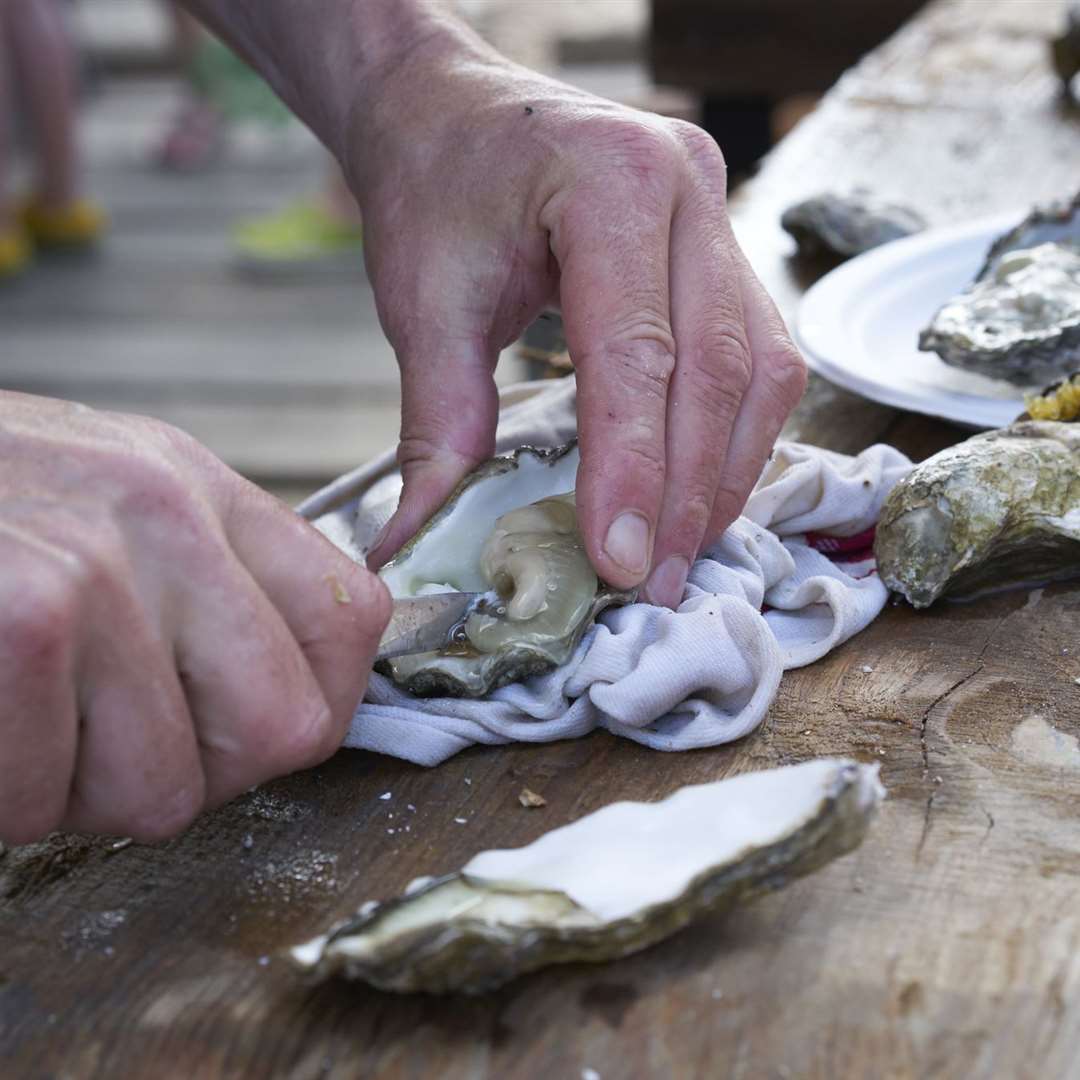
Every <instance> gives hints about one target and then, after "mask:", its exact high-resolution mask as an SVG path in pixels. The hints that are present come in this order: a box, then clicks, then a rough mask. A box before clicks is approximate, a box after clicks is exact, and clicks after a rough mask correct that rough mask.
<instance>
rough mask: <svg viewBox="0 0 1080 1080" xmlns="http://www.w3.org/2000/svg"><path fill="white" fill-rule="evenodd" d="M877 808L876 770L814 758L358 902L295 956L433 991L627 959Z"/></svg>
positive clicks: (773, 878)
mask: <svg viewBox="0 0 1080 1080" xmlns="http://www.w3.org/2000/svg"><path fill="white" fill-rule="evenodd" d="M883 796H884V789H883V788H882V786H881V784H880V783H879V781H878V779H877V766H876V765H859V764H856V763H855V762H853V761H845V760H832V759H823V760H818V761H810V762H806V763H804V764H802V765H793V766H788V767H786V768H782V769H772V770H769V771H766V772H759V773H749V774H746V775H743V776H737V777H735V778H734V779H730V780H722V781H718V782H716V783H711V784H700V785H697V786H694V787H685V788H682V789H680V790H679V791H676V792H675V793H674V794H673V795H670V796H669V797H668V798H666V799H664V800H662V801H661V802H657V803H634V802H619V803H613V804H612V805H610V806H605V807H604V808H603V809H601V810H598V811H596V812H595V813H593V814H589V815H588V816H587V817H584V818H581V819H580V820H578V821H576V822H574V823H573V824H571V825H566V826H564V827H563V828H560V829H555V830H553V831H552V832H549V833H546V834H545V835H543V836H541V837H540V838H539V839H538V840H536V841H534V842H533V843H532V844H529V845H528V846H527V847H523V848H517V849H514V850H505V851H485V852H482V853H481V854H479V855H477V856H476V857H475V858H473V859H472V860H471V861H470V862H469V863H467V864H466V865H465V866H464V867H463V868H462V869H461V870H460V871H458V872H457V873H454V874H450V875H448V876H446V877H443V878H439V879H437V880H434V881H423V882H420V883H417V887H416V888H410V889H409V890H406V893H405V895H404V896H402V897H400V898H398V899H396V900H391V901H389V902H388V903H385V904H379V905H376V906H374V907H371V906H370V905H365V908H364V909H363V910H362V913H361V914H359V915H358V916H356V917H355V918H353V919H350V920H348V921H346V922H345V923H343V924H341V925H340V926H338V927H336V928H334V929H332V930H331V931H330V932H329V933H328V934H324V935H321V936H320V937H317V938H315V939H314V940H312V941H309V942H307V943H305V944H303V945H299V946H297V947H296V948H294V949H292V950H291V953H290V955H291V958H292V960H293V961H294V962H295V963H296V964H297V965H298V966H299V967H300V968H302V969H303V970H305V971H314V972H315V973H316V975H317V976H320V977H327V976H330V975H334V974H343V975H345V976H346V977H347V978H352V979H361V980H363V981H364V982H367V983H370V984H371V985H373V986H376V987H379V988H380V989H383V990H395V991H427V992H431V993H443V992H447V991H458V990H460V991H465V992H470V993H476V992H480V991H484V990H490V989H492V988H494V987H496V986H499V985H501V984H503V983H505V982H509V981H510V980H511V979H513V978H514V977H516V976H518V975H521V974H523V973H524V972H527V971H533V970H535V969H536V968H540V967H544V966H546V965H549V964H561V963H571V962H578V961H586V962H596V961H603V960H613V959H616V958H618V957H622V956H628V955H630V954H631V953H635V952H638V951H639V950H641V949H644V948H646V947H647V946H649V945H652V944H654V943H655V942H657V941H660V940H662V939H663V938H666V937H669V936H670V935H671V934H674V933H675V932H676V931H677V930H680V929H681V928H682V927H684V926H686V925H687V924H688V923H690V922H692V921H693V920H694V919H697V918H700V917H702V916H704V915H706V914H709V913H712V912H717V911H722V910H725V909H727V908H730V907H732V906H734V905H735V904H738V903H741V902H744V901H746V900H749V899H751V898H753V897H755V896H757V895H760V894H762V893H765V892H769V891H772V890H775V889H778V888H781V887H782V886H784V885H786V884H787V883H788V882H789V881H792V880H794V879H795V878H797V877H800V876H802V875H804V874H808V873H810V872H811V871H813V870H816V869H818V868H819V867H821V866H823V865H824V864H825V863H827V862H829V861H830V860H831V859H834V858H836V857H838V856H840V855H843V854H845V853H846V852H848V851H851V850H852V849H853V848H854V847H856V846H857V845H858V844H859V842H860V841H861V840H862V838H863V835H864V834H865V832H866V829H867V826H868V824H869V821H870V818H871V817H872V815H873V812H874V810H875V809H876V807H877V805H878V803H879V802H880V801H881V799H882V797H883Z"/></svg>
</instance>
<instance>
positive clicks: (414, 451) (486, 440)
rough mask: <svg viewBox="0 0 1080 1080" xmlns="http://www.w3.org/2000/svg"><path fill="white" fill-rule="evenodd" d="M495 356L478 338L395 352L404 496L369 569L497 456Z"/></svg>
mask: <svg viewBox="0 0 1080 1080" xmlns="http://www.w3.org/2000/svg"><path fill="white" fill-rule="evenodd" d="M497 360H498V352H497V351H496V350H495V349H493V348H491V347H490V346H489V345H488V343H487V342H485V341H483V340H482V339H481V338H477V339H475V340H473V341H468V342H464V341H463V342H456V343H450V344H448V343H447V341H446V340H445V339H443V340H441V341H439V342H438V343H436V342H431V341H419V342H416V343H415V344H414V343H410V347H409V349H408V350H407V351H403V350H399V352H398V364H399V366H400V368H401V440H400V442H399V443H398V464H399V465H400V466H401V478H402V481H403V484H404V486H403V489H402V492H401V501H400V502H399V503H398V508H397V510H396V511H395V513H394V516H393V517H392V518H391V519H390V520H389V521H388V522H387V523H386V525H385V527H384V528H383V531H382V532H381V533H380V534H379V535H378V536H377V537H376V539H375V543H374V545H373V546H372V548H371V551H370V552H369V553H368V566H369V567H371V568H372V569H376V568H378V567H379V566H381V565H382V564H383V563H385V562H387V561H388V560H389V559H390V558H391V557H392V556H393V555H394V554H395V553H396V552H397V550H398V549H399V548H400V547H401V546H402V544H404V543H405V542H406V541H407V540H408V539H409V538H410V537H412V536H414V535H415V534H416V532H417V530H418V529H419V528H420V526H421V525H423V524H424V522H425V521H427V520H428V518H430V517H431V515H432V514H434V513H435V511H436V510H438V508H439V507H440V506H441V505H442V504H443V503H444V502H445V501H446V498H447V496H449V495H450V493H451V492H452V491H453V490H454V488H455V487H456V486H457V484H458V483H459V482H460V481H461V479H462V478H463V477H464V476H465V475H466V474H467V473H469V472H470V471H471V470H472V469H474V468H475V467H476V466H477V465H479V464H480V462H482V461H486V460H487V459H488V458H489V457H491V456H492V454H493V453H494V452H495V426H496V423H497V422H498V417H499V396H498V393H497V391H496V389H495V379H494V371H495V364H496V361H497Z"/></svg>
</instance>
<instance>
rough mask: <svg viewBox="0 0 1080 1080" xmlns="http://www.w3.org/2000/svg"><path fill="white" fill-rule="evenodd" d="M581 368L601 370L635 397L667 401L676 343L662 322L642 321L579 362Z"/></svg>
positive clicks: (673, 369)
mask: <svg viewBox="0 0 1080 1080" xmlns="http://www.w3.org/2000/svg"><path fill="white" fill-rule="evenodd" d="M580 364H581V366H582V367H584V368H590V367H591V368H593V369H603V370H605V372H606V373H607V376H608V377H609V378H611V379H614V380H615V381H616V382H618V383H621V384H622V385H624V386H626V387H629V388H630V389H631V390H633V391H634V392H635V394H642V395H646V396H648V397H653V398H659V399H661V400H666V399H667V393H668V386H669V385H670V383H671V376H672V374H673V373H674V371H675V341H674V338H673V337H672V335H671V330H670V329H669V328H668V326H667V325H666V323H665V322H663V321H662V320H649V321H646V322H641V323H639V324H638V325H636V326H634V327H632V328H630V329H629V330H627V331H625V332H623V333H620V334H618V335H617V336H616V337H615V338H614V339H613V340H611V341H609V342H607V343H605V344H604V345H603V346H601V347H599V348H597V349H596V351H595V352H594V353H593V354H592V355H589V354H588V353H587V354H586V355H585V356H583V357H582V358H581V360H580Z"/></svg>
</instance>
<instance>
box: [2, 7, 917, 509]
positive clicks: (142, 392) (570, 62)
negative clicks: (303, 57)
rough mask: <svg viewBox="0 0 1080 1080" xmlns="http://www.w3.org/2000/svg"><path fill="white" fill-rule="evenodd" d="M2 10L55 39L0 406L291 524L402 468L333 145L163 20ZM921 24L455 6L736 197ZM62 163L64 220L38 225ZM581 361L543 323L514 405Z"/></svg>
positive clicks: (394, 396) (7, 305) (14, 124)
mask: <svg viewBox="0 0 1080 1080" xmlns="http://www.w3.org/2000/svg"><path fill="white" fill-rule="evenodd" d="M0 2H2V3H5V4H8V5H10V6H11V7H12V8H13V9H17V8H18V7H19V5H20V4H21V5H22V7H23V9H24V10H25V11H26V12H28V13H30V12H32V13H34V14H32V15H31V14H27V16H26V19H27V22H26V23H25V25H24V26H23V28H22V30H20V34H21V35H22V36H21V37H20V36H19V35H14V36H13V37H14V45H13V46H12V47H11V48H9V50H8V51H9V52H10V53H12V55H11V56H9V60H10V63H8V64H6V65H0V76H3V75H4V74H5V71H6V73H7V74H8V75H10V76H11V77H10V78H6V79H4V81H3V87H4V89H3V91H2V93H0V102H2V103H3V104H4V112H5V113H6V114H7V117H6V118H5V117H0V124H5V125H6V129H7V131H8V133H9V134H8V137H7V139H6V140H5V141H4V144H5V145H6V147H7V152H6V153H5V152H3V151H2V150H0V179H2V180H3V182H4V184H5V187H6V191H7V202H8V206H9V211H8V218H9V221H8V229H9V238H8V239H9V242H8V244H7V247H6V248H5V246H4V244H5V241H4V236H3V234H2V230H3V227H4V221H3V219H2V218H0V386H3V387H4V388H7V389H18V390H25V391H28V392H33V393H40V394H47V395H51V396H56V397H64V398H72V399H75V400H79V401H84V402H86V403H88V404H91V405H94V406H100V407H105V408H114V409H122V410H125V411H131V412H141V413H146V414H149V415H154V416H158V417H161V418H162V419H165V420H167V421H169V422H171V423H174V424H176V425H178V426H180V427H182V428H184V429H186V430H188V431H190V432H191V433H192V434H193V435H195V436H196V437H197V438H199V439H200V440H201V441H203V442H204V443H205V444H207V445H208V446H209V447H210V448H211V449H213V450H214V451H215V452H216V453H218V454H219V455H220V456H222V457H223V458H224V459H225V460H226V461H227V462H229V463H230V464H231V465H232V466H233V467H235V468H237V469H238V470H239V471H241V472H243V473H244V474H246V475H247V476H249V477H251V478H252V479H254V480H256V481H257V482H259V483H261V484H263V485H264V486H267V487H269V488H270V489H271V490H274V491H275V492H276V493H278V494H279V495H281V496H282V497H283V498H286V499H288V500H290V501H292V500H296V499H298V498H300V497H302V496H303V495H304V494H307V493H308V492H310V491H311V490H313V489H314V488H316V487H318V486H319V485H321V484H323V483H325V482H326V481H327V480H329V479H331V478H332V477H334V476H336V475H338V474H340V473H341V472H344V471H346V470H348V469H350V468H352V467H353V466H355V465H357V464H358V463H360V462H361V461H363V460H365V459H366V458H368V457H370V456H371V455H372V454H374V453H376V452H378V451H379V450H381V449H383V448H385V447H386V446H388V445H391V444H392V443H393V442H394V440H395V439H396V436H397V426H398V414H397V408H398V387H397V370H396V366H395V363H394V358H393V354H392V352H391V350H390V349H389V346H388V345H387V343H386V341H385V339H384V338H383V335H382V332H381V330H380V328H379V325H378V320H377V318H376V315H375V309H374V303H373V300H372V296H371V291H370V289H369V287H368V285H367V282H366V279H365V276H364V272H363V267H362V260H361V250H362V227H361V225H360V223H359V222H358V221H357V220H356V214H355V210H354V208H353V207H352V206H351V203H350V200H349V197H348V195H347V193H346V192H344V191H343V189H342V185H341V183H340V178H338V177H336V176H335V175H334V172H333V170H332V168H331V166H330V162H329V159H328V157H327V155H326V154H325V153H324V152H323V151H322V150H321V149H320V147H319V146H318V144H317V143H316V142H315V140H314V139H313V138H312V137H311V136H310V135H309V134H308V133H307V132H306V131H305V130H304V129H303V128H302V127H301V126H300V125H299V124H298V123H297V122H295V121H294V120H292V119H291V118H290V117H289V116H288V115H287V113H286V112H285V110H284V108H283V107H282V106H280V104H278V103H277V102H276V100H275V99H274V98H273V97H272V95H271V94H270V93H269V91H268V90H267V89H266V88H265V87H264V86H263V85H262V84H261V83H260V82H259V81H258V80H257V79H256V78H255V77H254V76H253V75H252V74H251V73H250V72H248V71H247V70H246V69H245V68H243V66H242V65H241V64H240V63H239V62H238V61H236V60H235V59H234V58H232V57H231V55H230V54H228V52H227V51H226V50H225V49H224V47H223V46H220V45H219V44H218V43H217V42H214V41H213V40H212V39H210V38H209V37H207V36H205V35H204V34H202V32H201V31H199V30H198V29H197V28H196V27H195V26H194V25H193V24H191V23H190V22H188V21H187V20H184V19H183V18H181V17H179V16H178V14H177V12H176V10H175V9H174V8H173V7H172V5H170V4H169V3H167V2H166V0H77V2H75V3H71V2H69V0H0ZM919 6H920V3H919V2H916V0H875V2H874V3H872V4H867V3H866V2H865V0H829V2H828V3H826V4H815V5H808V4H805V3H802V2H800V0H459V3H458V7H459V10H460V11H461V12H462V14H463V15H464V16H465V17H466V18H467V19H468V20H469V21H470V22H471V23H472V24H473V25H474V26H475V27H476V28H477V29H478V30H479V31H480V32H481V33H482V34H483V35H484V36H486V37H487V38H488V39H489V40H491V41H492V42H493V43H494V44H495V45H496V46H497V47H498V48H499V49H500V50H502V51H503V52H504V53H506V54H507V55H509V56H511V57H513V58H514V59H516V60H519V61H521V62H523V63H525V64H528V65H530V66H532V67H534V68H538V69H540V70H543V71H548V72H551V73H553V74H556V75H558V76H560V77H561V78H564V79H566V80H567V81H569V82H572V83H575V84H577V85H580V86H582V87H584V88H586V89H590V90H594V91H595V92H597V93H600V94H603V95H604V96H607V97H612V98H615V99H617V100H619V101H622V102H625V103H628V104H631V105H634V106H637V107H641V108H646V109H653V110H656V111H659V112H663V113H665V114H669V115H676V116H681V117H684V118H686V119H691V120H694V121H696V122H700V123H702V124H704V125H705V126H706V127H707V128H708V129H709V130H710V131H711V132H712V133H713V134H714V135H715V136H716V137H717V139H718V141H719V142H720V143H721V146H722V147H723V148H724V150H725V154H726V155H727V157H728V160H729V165H730V167H731V171H732V174H733V182H738V180H739V179H741V178H743V177H745V176H747V175H749V174H751V173H752V171H753V168H754V164H755V162H756V161H757V160H758V159H759V158H760V157H761V155H763V154H764V153H765V152H767V150H768V148H769V146H770V145H771V144H772V143H773V142H775V141H776V140H777V139H778V138H780V137H782V135H783V134H784V133H785V132H786V131H787V130H789V129H790V128H791V126H792V125H793V124H795V123H797V121H798V120H799V118H800V117H802V116H804V115H805V114H806V113H807V112H808V111H809V110H811V109H812V108H813V107H814V103H815V102H816V100H817V97H818V95H820V93H821V92H822V91H824V90H825V89H826V88H827V87H828V86H829V85H830V84H831V83H832V82H833V81H834V80H835V79H836V78H837V77H838V76H839V75H840V74H841V73H842V72H843V71H844V70H845V69H846V68H847V67H849V66H850V65H851V64H852V63H854V62H855V60H857V59H858V57H859V56H860V55H861V54H862V53H863V52H865V51H866V50H867V49H869V48H871V47H873V46H874V45H875V44H877V43H878V42H880V41H881V40H883V39H884V38H885V37H886V36H888V34H890V33H891V32H892V31H893V30H894V29H895V28H896V27H898V26H899V25H900V24H901V23H902V22H903V20H904V19H905V18H907V17H908V16H909V15H910V14H911V13H912V12H913V11H914V10H915V9H916V8H918V7H919ZM824 9H828V11H827V13H826V12H825V11H824ZM56 12H58V13H59V20H60V22H57V21H56V19H53V18H52V17H51V14H50V13H56ZM826 14H827V16H828V17H827V18H826V17H825V15H826ZM35 18H36V20H37V21H36V23H34V22H33V21H32V20H33V19H35ZM10 44H11V43H9V45H10ZM65 50H68V51H67V52H65ZM20 53H21V55H20ZM69 61H70V63H71V70H72V72H73V73H74V74H73V81H72V91H71V97H72V100H73V101H74V102H75V104H76V106H77V111H76V112H74V113H73V115H72V118H71V127H72V133H71V134H72V137H73V138H74V140H75V143H76V144H77V147H78V154H77V157H76V158H75V159H74V160H72V161H67V162H66V163H65V158H64V153H65V151H64V150H63V145H62V144H63V142H64V139H65V137H66V135H65V131H64V130H63V124H62V123H61V119H60V118H62V117H63V116H64V111H63V109H62V108H61V107H60V106H59V105H58V104H57V102H56V100H55V95H56V94H57V92H58V88H62V87H63V79H62V78H60V77H59V76H56V77H50V78H49V79H47V80H46V79H45V77H44V74H43V73H47V72H49V71H50V70H54V69H55V71H57V72H62V71H63V70H64V68H65V65H66V64H68V62H69ZM50 65H53V66H54V68H51V67H50ZM35 73H36V74H35ZM50 140H51V141H50ZM54 144H55V145H54ZM58 147H59V149H58ZM49 154H52V159H50V160H54V161H59V162H60V164H59V165H58V166H56V168H58V169H59V170H60V172H61V173H62V174H63V176H64V178H63V180H62V182H58V183H59V186H58V188H57V192H58V194H56V195H55V198H54V199H53V204H55V205H51V204H49V202H48V200H47V199H45V200H39V203H40V205H38V204H27V203H24V202H22V201H20V199H21V195H20V193H21V192H24V191H26V190H28V189H29V188H31V187H33V186H34V180H33V178H34V176H35V175H36V172H37V171H40V167H41V158H42V155H45V157H48V156H49ZM50 168H52V166H50ZM65 170H67V171H68V172H70V173H71V174H72V175H70V176H69V175H67V172H65ZM11 230H15V231H11ZM24 234H25V235H30V236H31V237H32V240H33V241H34V245H33V246H34V254H33V256H32V257H31V253H30V250H29V248H26V249H24V247H23V246H21V244H22V241H18V242H16V240H14V239H12V237H18V236H22V235H24ZM5 259H6V262H5ZM561 351H562V342H561V339H560V336H559V325H558V320H557V318H548V319H544V320H541V321H540V323H538V324H537V325H536V326H535V327H534V328H532V330H530V332H529V334H528V335H527V336H526V340H525V341H524V342H523V343H522V344H521V345H519V346H518V347H517V348H515V349H514V350H510V351H509V353H508V355H507V356H505V357H504V359H503V362H502V363H501V364H500V369H499V376H498V377H499V381H500V383H503V384H506V383H510V382H514V381H517V380H518V379H521V378H524V377H531V376H536V375H555V374H558V373H560V372H562V371H565V370H566V365H565V357H564V358H563V360H562V361H560V356H559V354H560V353H561Z"/></svg>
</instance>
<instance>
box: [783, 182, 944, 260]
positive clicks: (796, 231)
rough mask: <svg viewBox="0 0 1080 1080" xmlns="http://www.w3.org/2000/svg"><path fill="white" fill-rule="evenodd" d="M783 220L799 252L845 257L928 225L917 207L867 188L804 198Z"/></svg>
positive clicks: (860, 252) (858, 253)
mask: <svg viewBox="0 0 1080 1080" xmlns="http://www.w3.org/2000/svg"><path fill="white" fill-rule="evenodd" d="M780 224H781V225H782V226H783V227H784V228H785V229H786V230H787V231H788V232H789V233H790V234H791V235H792V236H793V237H794V238H795V242H796V244H798V247H799V254H800V255H804V256H807V257H809V258H813V257H815V256H818V255H823V254H824V255H835V256H839V257H840V258H842V259H847V258H850V257H851V256H853V255H861V254H862V253H863V252H864V251H869V250H870V249H871V248H876V247H880V245H882V244H887V243H889V242H890V241H891V240H899V239H901V238H902V237H905V236H911V235H912V234H913V233H917V232H921V231H922V230H923V229H925V228H926V221H925V220H924V219H923V218H922V217H921V216H920V215H919V214H917V213H915V211H914V210H910V209H908V208H907V207H906V206H899V205H897V204H895V203H888V202H885V201H884V200H882V199H878V198H876V197H875V196H873V195H871V194H870V193H869V192H866V191H855V192H853V193H852V194H851V195H834V194H828V193H824V194H821V195H815V196H813V197H812V198H809V199H804V200H803V201H802V202H799V203H796V204H795V205H794V206H790V207H788V209H787V210H785V211H784V213H783V215H782V216H781V218H780Z"/></svg>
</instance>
